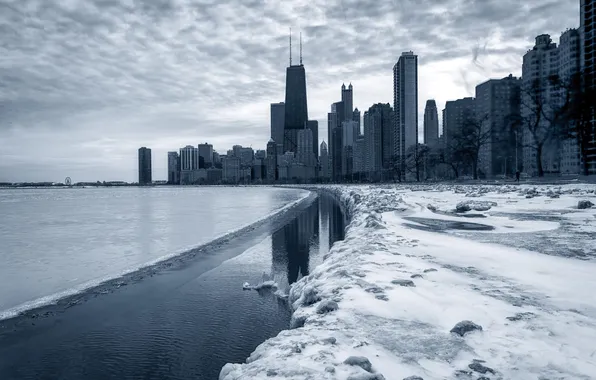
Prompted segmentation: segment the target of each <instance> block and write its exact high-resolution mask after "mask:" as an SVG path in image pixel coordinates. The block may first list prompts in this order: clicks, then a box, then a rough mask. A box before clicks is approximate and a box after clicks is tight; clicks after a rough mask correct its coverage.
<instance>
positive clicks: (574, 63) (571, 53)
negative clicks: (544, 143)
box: [559, 29, 581, 174]
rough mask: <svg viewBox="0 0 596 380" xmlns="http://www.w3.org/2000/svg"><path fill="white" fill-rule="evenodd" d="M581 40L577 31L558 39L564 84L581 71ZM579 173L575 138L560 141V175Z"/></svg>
mask: <svg viewBox="0 0 596 380" xmlns="http://www.w3.org/2000/svg"><path fill="white" fill-rule="evenodd" d="M580 51H581V38H580V32H579V30H577V29H568V30H566V31H565V32H563V33H562V34H561V38H560V39H559V77H560V78H561V80H562V81H563V82H565V83H571V81H572V80H573V79H572V78H573V77H574V76H575V75H577V74H578V73H579V71H580V69H581V60H580ZM561 95H562V96H561V97H560V100H561V102H564V101H565V96H564V95H565V94H561ZM578 173H581V155H580V150H579V144H578V142H577V138H566V139H564V140H563V141H561V174H578Z"/></svg>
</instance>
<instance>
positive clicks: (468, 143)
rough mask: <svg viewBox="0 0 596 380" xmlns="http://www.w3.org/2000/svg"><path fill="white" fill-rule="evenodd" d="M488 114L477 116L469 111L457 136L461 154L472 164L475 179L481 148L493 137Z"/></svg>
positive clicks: (476, 177)
mask: <svg viewBox="0 0 596 380" xmlns="http://www.w3.org/2000/svg"><path fill="white" fill-rule="evenodd" d="M487 121H488V115H483V116H481V117H477V116H476V115H474V114H472V113H467V114H466V115H465V118H464V122H463V126H462V130H461V131H460V132H459V133H458V134H457V135H456V136H455V139H456V140H458V141H459V143H458V145H459V150H460V152H459V153H460V156H461V157H462V158H464V159H465V161H467V162H468V163H469V164H470V165H471V166H472V174H473V176H474V179H478V163H479V161H480V150H481V149H482V147H483V146H485V145H487V144H489V143H490V142H491V139H492V126H491V125H489V124H488V123H487Z"/></svg>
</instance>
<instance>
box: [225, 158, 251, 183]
mask: <svg viewBox="0 0 596 380" xmlns="http://www.w3.org/2000/svg"><path fill="white" fill-rule="evenodd" d="M222 169H223V173H222V177H223V178H222V179H223V180H224V181H225V182H227V183H237V182H239V181H240V179H241V169H240V158H238V157H234V156H227V157H225V158H224V159H222ZM249 170H250V169H249Z"/></svg>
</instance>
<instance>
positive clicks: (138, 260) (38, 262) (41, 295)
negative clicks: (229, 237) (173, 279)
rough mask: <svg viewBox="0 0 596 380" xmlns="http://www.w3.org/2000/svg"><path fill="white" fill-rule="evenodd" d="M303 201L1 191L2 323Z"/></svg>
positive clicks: (292, 196) (117, 191)
mask: <svg viewBox="0 0 596 380" xmlns="http://www.w3.org/2000/svg"><path fill="white" fill-rule="evenodd" d="M306 194H307V193H306V192H304V191H300V190H288V189H274V188H240V187H236V188H233V187H230V188H226V187H217V188H214V187H203V188H198V187H193V188H176V187H154V188H133V187H129V188H89V189H30V190H25V189H22V190H5V191H0V215H1V216H2V217H1V218H0V319H2V318H6V317H10V316H13V315H15V314H16V313H18V312H20V311H23V310H26V309H29V308H31V307H36V306H40V305H43V304H46V303H48V302H51V301H53V300H55V299H57V298H60V297H63V296H66V295H69V294H72V293H76V292H78V291H80V290H82V289H85V288H88V287H90V286H93V285H97V284H98V283H100V282H102V281H105V280H107V279H110V278H114V277H117V276H119V275H121V274H123V273H126V272H130V271H132V270H135V269H138V268H139V267H143V266H147V265H149V264H151V263H153V262H156V261H159V260H162V259H164V258H168V257H171V256H173V255H176V254H178V253H182V252H186V251H188V250H190V249H192V248H195V247H197V246H200V245H202V244H205V243H207V242H210V241H212V240H213V239H215V238H216V237H220V236H222V235H225V234H228V233H230V232H233V231H236V230H238V229H240V228H242V227H245V226H247V225H250V224H252V223H255V222H256V221H258V220H262V219H263V218H266V217H267V216H269V215H271V214H272V213H274V212H276V211H277V210H279V209H281V208H282V207H285V206H286V205H288V204H289V203H291V202H294V201H296V200H298V199H300V198H302V197H304V196H305V195H306Z"/></svg>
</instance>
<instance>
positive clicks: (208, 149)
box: [199, 143, 213, 168]
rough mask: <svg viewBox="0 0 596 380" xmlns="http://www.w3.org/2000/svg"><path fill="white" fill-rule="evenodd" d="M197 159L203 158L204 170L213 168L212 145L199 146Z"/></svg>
mask: <svg viewBox="0 0 596 380" xmlns="http://www.w3.org/2000/svg"><path fill="white" fill-rule="evenodd" d="M199 157H202V158H203V160H202V161H203V163H204V165H205V166H204V167H205V168H210V167H211V166H213V145H211V144H208V143H204V144H199ZM199 160H200V158H199Z"/></svg>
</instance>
